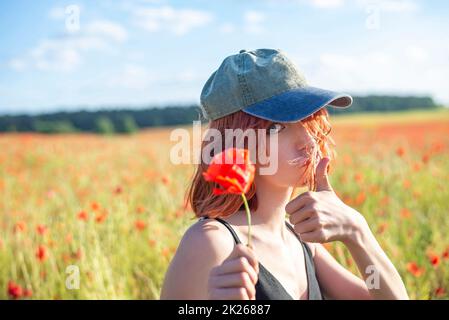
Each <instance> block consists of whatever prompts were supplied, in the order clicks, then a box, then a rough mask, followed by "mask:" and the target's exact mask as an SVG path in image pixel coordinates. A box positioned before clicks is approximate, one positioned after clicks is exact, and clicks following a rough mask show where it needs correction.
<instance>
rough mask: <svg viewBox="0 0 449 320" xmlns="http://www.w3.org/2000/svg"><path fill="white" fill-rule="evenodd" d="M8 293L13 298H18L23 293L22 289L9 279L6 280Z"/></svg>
mask: <svg viewBox="0 0 449 320" xmlns="http://www.w3.org/2000/svg"><path fill="white" fill-rule="evenodd" d="M8 294H9V295H10V296H11V297H12V298H13V299H19V298H20V297H22V295H23V289H22V287H21V286H20V285H18V284H17V283H15V282H14V281H9V282H8Z"/></svg>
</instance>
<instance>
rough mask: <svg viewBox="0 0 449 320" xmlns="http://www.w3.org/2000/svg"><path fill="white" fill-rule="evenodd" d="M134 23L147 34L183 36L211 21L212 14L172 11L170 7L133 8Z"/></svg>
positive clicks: (182, 10) (196, 11)
mask: <svg viewBox="0 0 449 320" xmlns="http://www.w3.org/2000/svg"><path fill="white" fill-rule="evenodd" d="M133 13H134V18H135V19H136V21H135V23H136V24H137V25H138V26H140V27H142V28H143V29H145V30H147V31H149V32H157V31H165V30H168V31H169V32H171V33H173V34H176V35H179V36H181V35H185V34H187V33H188V32H190V31H191V30H192V29H194V28H198V27H202V26H205V25H207V24H209V23H210V22H211V21H212V20H213V16H212V14H210V13H209V12H206V11H200V10H193V9H174V8H173V7H170V6H162V7H158V8H135V9H134V10H133Z"/></svg>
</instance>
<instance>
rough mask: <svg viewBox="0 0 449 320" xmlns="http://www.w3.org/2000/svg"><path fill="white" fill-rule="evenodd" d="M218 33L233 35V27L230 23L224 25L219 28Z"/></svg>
mask: <svg viewBox="0 0 449 320" xmlns="http://www.w3.org/2000/svg"><path fill="white" fill-rule="evenodd" d="M219 31H220V32H221V33H224V34H227V33H233V32H234V31H235V26H234V25H233V24H232V23H224V24H222V25H221V26H220V28H219Z"/></svg>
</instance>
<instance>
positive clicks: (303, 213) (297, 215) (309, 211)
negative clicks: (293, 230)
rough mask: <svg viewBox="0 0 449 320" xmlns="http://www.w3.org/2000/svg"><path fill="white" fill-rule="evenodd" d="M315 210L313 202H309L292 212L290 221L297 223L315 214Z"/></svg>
mask: <svg viewBox="0 0 449 320" xmlns="http://www.w3.org/2000/svg"><path fill="white" fill-rule="evenodd" d="M314 212H315V210H314V208H313V204H309V205H307V206H305V207H304V208H302V209H300V210H298V211H296V212H294V213H293V214H291V215H290V217H289V220H290V223H291V224H293V225H296V224H298V223H300V222H302V221H304V220H307V219H309V218H310V217H311V216H312V215H313V213H314Z"/></svg>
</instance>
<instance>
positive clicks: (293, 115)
mask: <svg viewBox="0 0 449 320" xmlns="http://www.w3.org/2000/svg"><path fill="white" fill-rule="evenodd" d="M351 104H352V97H351V96H350V95H349V94H346V93H338V92H334V91H330V90H325V89H320V88H316V87H302V88H296V89H292V90H288V91H285V92H282V93H280V94H278V95H275V96H273V97H270V98H267V99H265V100H262V101H260V102H257V103H254V104H252V105H249V106H247V107H245V108H243V109H242V111H244V112H246V113H248V114H251V115H253V116H256V117H259V118H262V119H265V120H271V121H276V122H296V121H300V120H302V119H304V118H307V117H308V116H310V115H311V114H313V113H314V112H316V111H318V110H319V109H321V108H323V107H325V106H327V105H329V106H332V107H335V108H347V107H349V106H351Z"/></svg>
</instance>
